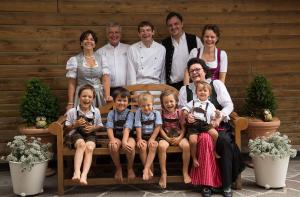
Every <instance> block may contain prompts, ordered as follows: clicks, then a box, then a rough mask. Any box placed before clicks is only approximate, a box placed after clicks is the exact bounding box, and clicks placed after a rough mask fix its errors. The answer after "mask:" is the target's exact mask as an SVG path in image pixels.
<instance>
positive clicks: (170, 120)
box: [158, 90, 191, 188]
mask: <svg viewBox="0 0 300 197" xmlns="http://www.w3.org/2000/svg"><path fill="white" fill-rule="evenodd" d="M160 101H161V106H162V120H163V125H162V128H161V129H160V135H161V137H162V138H163V139H162V140H160V141H159V144H158V157H159V163H160V171H161V177H160V180H159V186H160V187H161V188H166V186H167V170H166V159H167V149H168V147H169V145H170V144H171V145H172V146H179V147H180V148H181V149H182V162H183V166H182V173H183V179H184V183H190V182H191V177H190V176H189V174H188V167H189V163H190V145H189V142H188V140H187V139H186V138H185V137H184V135H185V126H184V124H185V120H184V116H183V114H182V111H181V110H180V109H178V108H177V103H178V96H177V94H176V93H175V92H173V91H170V90H166V91H164V92H162V94H161V95H160Z"/></svg>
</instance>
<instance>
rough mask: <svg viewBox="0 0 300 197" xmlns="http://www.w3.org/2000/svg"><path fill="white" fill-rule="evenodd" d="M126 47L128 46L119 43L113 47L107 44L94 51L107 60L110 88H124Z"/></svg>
mask: <svg viewBox="0 0 300 197" xmlns="http://www.w3.org/2000/svg"><path fill="white" fill-rule="evenodd" d="M128 47H129V45H128V44H123V43H119V44H118V45H117V46H116V47H114V46H112V45H111V44H109V43H108V44H106V45H104V46H103V47H101V48H100V49H98V50H97V51H96V53H98V54H101V55H103V56H105V57H106V59H107V62H108V66H109V69H110V76H109V77H110V86H111V87H119V86H126V72H127V71H126V69H127V50H128Z"/></svg>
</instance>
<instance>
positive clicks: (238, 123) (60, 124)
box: [48, 84, 248, 195]
mask: <svg viewBox="0 0 300 197" xmlns="http://www.w3.org/2000/svg"><path fill="white" fill-rule="evenodd" d="M126 88H127V89H128V90H129V91H130V92H131V94H132V98H133V99H132V101H131V102H130V103H129V105H130V106H131V109H132V110H133V111H134V109H136V107H137V103H136V101H135V100H134V99H135V98H136V96H137V95H136V94H135V93H134V92H136V91H151V92H153V91H158V93H160V92H161V91H163V90H166V89H172V90H174V91H175V92H178V91H177V90H176V89H175V88H173V87H171V86H168V85H165V84H146V85H145V84H144V85H132V86H127V87H126ZM154 97H155V103H154V105H155V106H160V101H159V100H158V99H157V98H159V94H157V95H155V96H154ZM112 108H113V103H112V102H110V103H108V104H106V105H105V106H102V107H101V108H100V112H101V118H102V120H103V123H105V121H106V117H107V114H108V112H109V111H110V110H111V109H112ZM65 119H66V117H65V116H62V117H60V118H59V119H58V120H57V121H55V122H53V123H51V124H50V126H49V129H48V130H49V132H50V133H52V134H53V135H56V139H57V181H58V183H57V187H58V194H59V195H63V194H64V187H65V186H70V185H76V184H77V183H74V182H73V181H72V180H71V179H70V178H66V177H65V175H64V171H65V166H64V157H66V156H74V154H75V150H74V149H69V148H68V147H66V146H64V122H65ZM231 120H232V124H233V126H234V128H235V140H236V143H237V145H238V146H239V148H241V131H242V130H245V129H246V128H247V126H248V122H247V119H246V118H243V117H239V116H238V115H237V114H236V113H232V115H231ZM97 136H98V137H99V138H100V140H97V147H96V148H95V150H94V152H93V155H94V156H96V155H97V156H104V155H107V156H108V155H110V154H109V150H108V148H107V146H106V145H107V143H108V139H107V134H106V132H105V131H100V132H97ZM98 142H100V143H99V144H100V147H99V144H98ZM180 152H182V151H181V149H180V148H179V147H173V146H170V147H169V148H168V150H167V153H168V154H170V153H180ZM121 153H122V154H124V153H123V152H122V151H121ZM137 153H138V151H137ZM178 161H180V164H179V165H178V166H181V159H179V160H178ZM112 170H114V168H113V169H112ZM167 179H168V180H167V181H168V183H172V182H183V177H182V176H181V173H179V175H178V176H177V175H171V176H168V178H167ZM158 181H159V177H153V178H152V179H151V180H149V181H147V182H146V181H143V180H142V177H137V178H136V179H135V180H133V181H130V182H127V181H126V179H124V183H123V184H138V183H158ZM88 183H89V185H109V184H116V183H117V182H116V181H115V179H114V178H113V177H112V178H107V177H106V178H103V177H102V178H101V177H99V178H98V177H97V178H88ZM236 183H237V184H236V188H241V177H239V178H238V179H237V181H236Z"/></svg>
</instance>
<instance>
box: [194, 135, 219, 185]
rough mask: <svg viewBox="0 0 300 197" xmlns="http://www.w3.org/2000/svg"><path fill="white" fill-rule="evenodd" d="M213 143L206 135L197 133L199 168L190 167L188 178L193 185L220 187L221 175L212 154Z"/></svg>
mask: <svg viewBox="0 0 300 197" xmlns="http://www.w3.org/2000/svg"><path fill="white" fill-rule="evenodd" d="M214 151H215V150H214V142H213V140H212V138H211V136H210V135H209V134H208V133H199V134H198V142H197V158H198V162H199V167H192V169H191V172H190V176H191V179H192V184H193V185H205V186H210V187H221V186H222V181H221V174H220V170H219V166H218V164H217V160H216V158H215V154H214Z"/></svg>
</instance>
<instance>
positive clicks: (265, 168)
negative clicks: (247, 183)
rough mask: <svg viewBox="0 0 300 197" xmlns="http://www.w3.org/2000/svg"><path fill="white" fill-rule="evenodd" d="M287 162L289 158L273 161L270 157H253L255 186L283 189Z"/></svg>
mask: <svg viewBox="0 0 300 197" xmlns="http://www.w3.org/2000/svg"><path fill="white" fill-rule="evenodd" d="M289 160H290V157H285V158H282V159H280V158H278V159H273V158H272V157H265V158H262V157H259V156H253V157H252V161H253V165H254V174H255V181H256V184H257V185H259V186H262V187H264V188H266V189H270V188H281V187H285V186H286V185H285V180H286V173H287V170H288V165H289Z"/></svg>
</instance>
